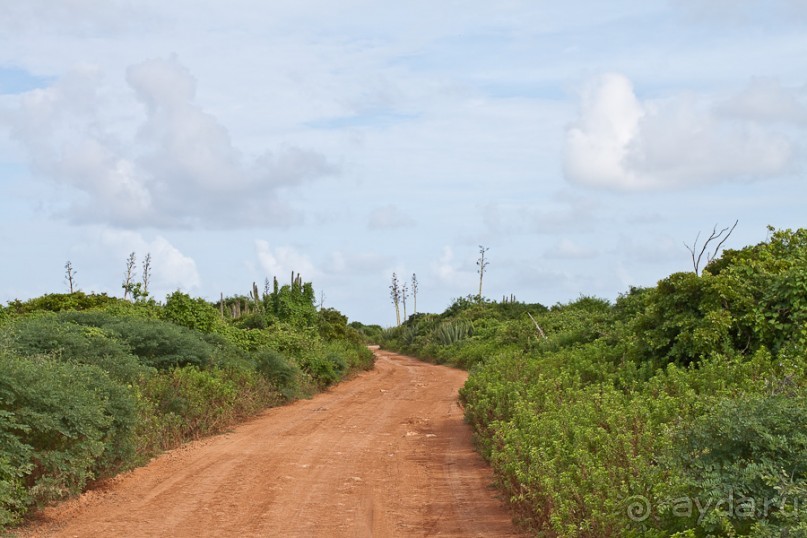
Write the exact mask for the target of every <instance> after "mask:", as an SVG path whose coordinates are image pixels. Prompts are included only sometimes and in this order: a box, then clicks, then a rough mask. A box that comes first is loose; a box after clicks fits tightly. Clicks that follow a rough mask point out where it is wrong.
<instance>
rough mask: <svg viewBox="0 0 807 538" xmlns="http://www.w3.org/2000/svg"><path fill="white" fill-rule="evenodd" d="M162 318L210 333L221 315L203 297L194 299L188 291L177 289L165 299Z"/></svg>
mask: <svg viewBox="0 0 807 538" xmlns="http://www.w3.org/2000/svg"><path fill="white" fill-rule="evenodd" d="M162 318H163V319H164V320H166V321H170V322H171V323H175V324H176V325H180V326H182V327H186V328H188V329H194V330H196V331H200V332H203V333H209V332H212V331H213V328H214V327H215V325H216V323H217V322H219V321H220V319H221V316H220V314H219V312H218V311H217V310H216V309H215V308H214V307H213V305H211V304H210V303H208V302H207V301H205V300H204V299H202V298H201V297H199V298H196V299H192V298H191V297H190V295H188V294H187V293H182V292H181V291H175V292H174V293H172V294H170V295H169V296H168V297H166V299H165V306H164V307H163V308H162Z"/></svg>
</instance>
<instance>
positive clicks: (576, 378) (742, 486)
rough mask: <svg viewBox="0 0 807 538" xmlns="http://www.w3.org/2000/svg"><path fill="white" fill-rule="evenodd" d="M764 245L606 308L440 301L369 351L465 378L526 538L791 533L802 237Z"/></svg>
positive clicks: (804, 488) (804, 382)
mask: <svg viewBox="0 0 807 538" xmlns="http://www.w3.org/2000/svg"><path fill="white" fill-rule="evenodd" d="M771 232H772V233H771V235H770V238H769V239H768V240H767V241H765V242H763V243H760V244H758V245H754V246H750V247H746V248H743V249H740V250H728V251H725V252H724V254H723V256H722V257H721V258H719V259H717V260H714V261H712V262H710V263H709V264H708V265H707V267H706V268H705V269H704V271H703V274H702V275H696V274H694V273H676V274H673V275H670V276H669V277H667V278H664V279H662V280H661V281H660V282H659V283H658V285H657V286H655V287H652V288H646V289H637V288H632V289H630V290H629V291H628V292H627V293H626V294H624V295H622V296H620V297H619V298H618V300H617V301H616V303H615V304H613V305H611V304H609V303H608V302H607V301H602V300H598V299H593V298H590V297H581V298H580V299H578V300H577V301H574V302H572V303H569V304H564V305H556V306H554V307H552V308H551V309H549V310H546V309H543V310H541V309H539V308H532V307H531V306H529V305H520V306H515V305H513V304H507V308H506V309H505V308H504V307H503V305H500V304H496V303H489V302H480V301H473V300H470V299H463V300H457V301H455V302H454V304H452V305H451V306H450V307H449V308H448V309H447V310H446V312H444V313H443V314H441V315H440V316H430V315H426V316H423V317H421V318H420V319H418V320H416V321H413V322H410V321H409V320H408V321H407V323H406V324H405V325H404V326H403V327H398V328H394V329H391V330H389V331H387V332H386V333H385V335H384V345H385V346H389V347H390V348H392V349H402V348H404V349H405V350H406V351H408V352H412V353H414V354H417V355H418V356H421V357H428V358H431V359H434V360H436V361H438V362H449V363H451V364H456V365H460V366H464V367H471V373H470V376H469V378H468V381H467V382H466V384H465V386H464V387H463V388H462V389H461V391H460V398H461V402H462V404H463V405H464V407H465V414H466V418H467V420H468V422H469V423H470V424H471V426H472V428H473V431H474V436H475V439H476V442H477V446H478V447H479V449H480V451H481V452H482V454H483V455H484V456H485V457H486V458H488V459H490V461H491V463H492V465H493V468H494V471H495V473H496V476H497V481H498V483H499V485H500V487H501V488H502V489H503V490H504V491H505V493H506V495H507V497H508V498H509V500H510V502H511V504H512V506H513V507H514V508H515V509H516V513H517V514H518V517H519V519H520V520H521V521H522V522H523V523H524V524H525V525H527V526H528V527H529V528H530V530H531V531H532V532H533V533H535V534H536V535H537V536H545V537H583V536H585V537H622V536H635V537H656V536H658V537H661V536H671V537H676V538H684V537H689V538H695V537H706V536H757V537H766V538H767V537H771V538H772V537H774V536H776V537H783V536H807V522H805V520H804V517H803V515H802V513H803V508H804V506H803V504H799V503H803V502H804V500H805V498H807V483H805V480H807V463H805V462H807V453H806V452H805V450H806V449H807V422H805V421H806V420H807V419H805V417H807V407H806V406H807V360H805V359H807V270H805V268H807V230H798V231H795V232H793V231H790V230H784V231H774V230H771ZM527 313H530V314H531V315H532V317H533V319H534V321H535V323H537V324H538V325H539V326H540V327H541V331H539V330H538V329H537V328H536V327H535V324H534V323H533V320H530V319H529V318H528V317H527V316H526V314H527ZM519 316H523V317H521V318H519ZM467 322H472V323H473V326H474V332H473V335H472V336H470V337H468V338H464V339H459V338H453V337H451V336H450V335H448V334H441V333H442V331H441V327H450V326H451V324H455V323H467ZM426 328H428V330H424V329H426ZM541 333H543V334H541ZM424 335H432V336H424ZM746 499H753V500H754V501H755V502H756V503H757V504H756V506H755V507H754V508H755V509H756V510H754V509H751V510H750V511H749V507H748V506H747V503H746V504H743V500H746ZM686 500H688V501H689V503H690V504H689V509H690V511H689V513H685V512H682V508H686V506H682V504H683V505H685V504H686V503H685V502H684V501H686ZM721 501H722V504H719V503H720V502H721ZM766 501H767V505H768V506H767V508H768V509H767V510H765V508H766V505H765V503H766ZM698 503H700V504H698ZM731 503H734V504H733V505H731ZM727 504H729V505H731V508H733V509H734V511H729V512H727V511H726V507H727ZM716 505H718V506H721V507H722V510H719V509H714V507H715V506H716ZM710 506H711V507H712V508H713V509H712V510H709V507H710ZM645 507H646V508H647V509H648V511H647V512H646V513H639V512H637V511H636V509H637V508H641V509H644V508H645ZM704 507H705V509H704ZM760 507H761V508H762V510H760Z"/></svg>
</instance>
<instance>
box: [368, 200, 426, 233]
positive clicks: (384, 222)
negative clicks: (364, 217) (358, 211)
mask: <svg viewBox="0 0 807 538" xmlns="http://www.w3.org/2000/svg"><path fill="white" fill-rule="evenodd" d="M414 223H415V221H414V219H413V218H412V217H411V216H409V214H407V213H404V212H403V211H401V210H400V209H399V208H398V206H396V205H393V204H389V205H385V206H383V207H379V208H377V209H375V210H373V212H372V213H370V222H369V228H370V229H371V230H390V229H393V228H405V227H407V226H411V225H413V224H414Z"/></svg>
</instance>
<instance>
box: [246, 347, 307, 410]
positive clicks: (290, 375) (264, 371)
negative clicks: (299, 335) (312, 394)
mask: <svg viewBox="0 0 807 538" xmlns="http://www.w3.org/2000/svg"><path fill="white" fill-rule="evenodd" d="M255 362H256V369H257V371H258V373H259V374H261V375H262V376H263V377H265V378H266V379H268V380H269V381H271V382H272V384H273V385H274V386H275V387H277V389H278V390H279V391H280V393H281V394H283V396H284V397H285V398H286V399H291V398H293V397H294V396H296V395H297V394H298V392H299V390H300V375H301V371H300V369H299V367H297V365H296V364H295V363H293V362H291V361H289V360H288V359H286V358H285V357H284V356H283V355H281V354H280V353H279V352H277V351H274V350H271V349H266V350H262V351H258V352H256V353H255Z"/></svg>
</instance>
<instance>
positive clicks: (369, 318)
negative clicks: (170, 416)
mask: <svg viewBox="0 0 807 538" xmlns="http://www.w3.org/2000/svg"><path fill="white" fill-rule="evenodd" d="M806 165H807V0H666V1H661V0H614V1H610V2H594V1H582V0H571V1H567V2H557V1H554V0H553V1H544V0H526V1H519V0H501V1H497V2H490V1H488V2H481V1H474V0H468V1H464V2H456V1H449V0H446V1H444V2H434V1H420V0H413V1H410V2H391V1H386V0H383V1H381V0H375V1H370V0H340V1H339V2H332V1H325V0H293V1H291V0H272V1H271V2H264V1H258V0H233V1H227V2H223V1H222V2H213V1H208V2H199V1H198V0H195V1H190V0H174V1H172V2H164V1H157V0H137V1H134V0H129V1H124V0H57V1H53V0H27V1H26V2H18V1H15V0H0V259H2V261H1V262H0V302H3V303H5V302H7V301H11V300H14V299H23V300H24V299H28V298H32V297H36V296H39V295H43V294H45V293H53V292H66V291H67V281H66V275H65V264H66V262H68V261H70V263H71V264H72V267H73V269H74V271H75V282H76V286H77V288H78V289H81V290H82V291H85V292H96V293H102V292H103V293H108V294H110V295H115V296H122V292H123V290H122V288H121V284H122V282H123V278H124V273H125V269H126V259H127V257H128V256H129V254H130V253H131V252H134V253H135V254H136V256H137V261H138V269H139V272H141V273H142V267H141V266H140V264H141V263H142V261H143V259H144V258H145V256H146V255H147V254H150V255H151V261H152V281H151V285H150V291H151V294H152V296H153V297H155V298H156V299H157V300H164V298H165V297H166V295H167V294H169V293H171V292H173V291H175V290H182V291H184V292H186V293H189V294H190V295H192V296H195V297H204V298H206V299H208V300H211V301H215V300H217V299H218V297H219V296H220V294H222V293H223V294H224V295H225V296H230V295H238V294H243V295H246V294H247V293H248V292H249V290H250V289H251V287H252V283H253V282H256V283H257V284H258V286H259V287H260V288H262V287H263V283H264V281H265V279H266V278H269V279H270V280H271V279H272V278H273V277H274V276H277V278H278V280H279V281H280V282H281V283H284V282H287V281H288V280H289V279H290V277H291V272H292V271H294V272H296V273H299V274H301V275H302V277H303V279H304V280H305V281H310V282H312V283H313V285H314V289H315V291H316V294H317V298H318V302H321V303H322V304H323V305H324V306H325V307H326V308H327V307H333V308H336V309H338V310H340V311H341V312H343V313H344V314H345V315H347V316H348V317H349V318H350V320H351V321H361V322H364V323H378V324H381V325H383V326H390V325H393V324H394V323H395V311H394V308H393V306H392V304H391V301H390V296H389V285H390V281H391V277H392V274H393V272H394V273H396V274H397V275H398V278H399V280H401V281H402V282H407V283H408V287H409V288H410V289H411V287H412V284H411V277H412V275H413V274H416V275H417V281H418V295H417V309H418V311H421V312H424V311H425V312H441V311H443V310H444V309H445V308H446V307H447V306H449V305H450V304H451V302H452V301H453V300H454V299H455V298H457V297H464V296H467V295H473V294H476V293H478V289H479V274H478V273H477V264H476V261H477V259H478V257H479V252H480V248H481V247H484V248H486V249H488V250H487V251H486V261H487V262H488V266H487V268H486V272H485V275H484V281H483V295H484V296H486V297H488V298H490V299H493V300H501V298H502V297H503V296H507V297H509V296H511V295H515V296H516V298H517V299H518V300H521V301H526V302H539V303H542V304H544V305H553V304H556V303H565V302H569V301H572V300H575V299H576V298H578V297H580V296H581V295H585V296H597V297H602V298H605V299H608V300H612V301H613V300H615V299H616V298H617V297H618V296H619V294H620V293H624V292H626V291H627V290H629V288H630V287H631V286H652V285H654V284H655V283H656V282H657V281H658V280H659V279H662V278H664V277H666V276H667V275H669V274H670V273H673V272H676V271H688V270H692V269H693V264H692V260H691V259H690V253H689V251H688V250H687V246H686V245H689V246H692V245H693V243H694V242H695V240H696V238H698V240H699V241H700V243H698V245H700V244H701V243H702V242H703V238H704V236H708V234H709V233H710V232H711V231H712V230H713V229H714V228H715V227H716V228H717V230H718V231H719V230H720V229H722V228H723V227H726V226H731V225H732V224H733V223H734V222H735V221H738V225H737V227H736V229H735V230H734V232H733V233H732V235H731V237H730V238H729V239H728V240H727V242H726V243H725V247H727V248H741V247H743V246H746V245H750V244H756V243H758V242H760V241H764V240H765V239H766V238H767V236H768V233H769V232H768V228H767V227H768V226H769V225H770V226H773V227H775V228H780V229H784V228H792V229H795V228H799V227H802V226H804V225H805V215H807V212H805V209H804V207H805V205H807V179H805V168H806V167H807V166H806ZM698 234H700V236H699V235H698ZM413 307H414V305H413V299H412V298H411V297H410V298H409V300H408V302H407V308H408V313H409V314H411V313H412V312H413Z"/></svg>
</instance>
